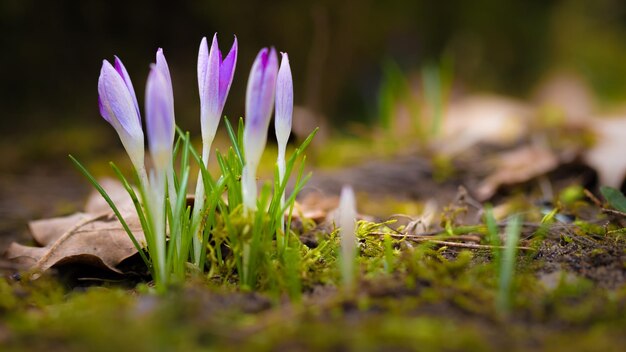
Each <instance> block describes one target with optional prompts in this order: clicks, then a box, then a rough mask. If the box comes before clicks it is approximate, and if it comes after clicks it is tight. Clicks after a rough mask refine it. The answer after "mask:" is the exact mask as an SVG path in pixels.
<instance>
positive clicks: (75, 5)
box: [0, 0, 626, 169]
mask: <svg viewBox="0 0 626 352" xmlns="http://www.w3.org/2000/svg"><path fill="white" fill-rule="evenodd" d="M0 28H1V30H2V36H0V43H1V47H2V55H1V56H0V60H1V64H0V69H1V70H2V74H1V77H2V80H1V83H0V111H1V112H2V116H3V118H2V119H0V130H1V131H2V138H1V139H0V151H1V152H2V155H3V162H2V163H1V164H2V165H1V166H0V167H2V168H3V169H7V168H11V169H15V168H16V167H17V168H19V167H20V165H21V164H23V161H24V160H26V161H32V160H40V159H41V160H46V159H47V158H49V157H50V156H52V155H61V156H63V157H64V156H65V155H66V154H67V153H68V152H72V153H79V151H80V150H83V151H84V152H85V153H96V152H106V151H109V150H111V148H113V150H120V148H121V145H120V144H119V143H118V141H117V138H116V136H115V132H114V131H113V129H112V128H110V126H108V125H107V124H106V122H105V121H104V120H102V119H101V118H100V117H99V114H98V110H97V103H96V101H97V100H96V99H97V88H96V86H97V79H98V74H99V70H100V66H101V63H102V60H103V59H109V60H111V59H112V58H113V55H118V56H119V57H120V58H121V59H122V60H123V61H124V63H125V65H126V67H127V68H128V71H129V72H130V75H131V77H132V79H133V81H134V85H135V88H136V90H137V96H138V97H139V100H140V105H142V104H143V102H142V100H143V86H144V82H145V80H146V77H147V73H148V68H149V64H150V63H151V62H152V61H154V53H155V51H156V49H157V48H158V47H163V48H164V50H165V54H166V56H167V59H168V61H169V64H170V68H171V70H172V76H173V84H174V91H175V101H176V112H177V116H176V118H177V122H178V124H179V125H181V126H182V127H183V128H185V129H189V130H190V131H191V132H192V134H195V135H197V132H198V130H199V122H198V115H199V106H198V105H199V104H198V97H197V94H198V93H197V83H196V59H197V50H198V45H199V42H200V39H201V38H202V37H203V36H211V35H212V34H213V33H214V32H218V33H219V40H220V46H221V48H222V50H223V51H227V50H228V49H229V48H230V45H231V44H232V36H233V34H236V35H237V37H238V38H239V45H240V52H239V59H238V66H237V70H236V73H235V78H234V82H233V86H232V89H231V93H230V96H229V99H228V101H227V104H226V107H225V110H224V113H225V114H226V115H228V116H230V117H239V116H241V115H243V111H244V94H245V86H246V81H247V76H248V72H249V67H250V66H251V63H252V61H253V58H254V56H255V55H256V53H257V51H258V50H259V49H260V48H261V47H263V46H268V45H273V46H275V47H276V48H277V49H278V50H280V51H286V52H289V54H290V58H291V66H292V70H293V75H294V80H295V82H294V85H295V100H296V104H297V105H298V106H300V107H301V109H299V110H298V111H299V112H300V113H302V112H303V111H304V112H306V114H301V115H302V116H304V115H306V116H308V119H309V120H307V124H306V128H307V129H308V130H309V131H310V129H311V128H312V126H315V125H320V126H323V128H324V130H325V131H323V132H325V133H329V132H332V130H333V127H338V128H342V127H344V126H346V125H347V124H349V123H354V122H356V123H362V124H364V125H367V124H372V123H376V122H377V121H380V120H381V119H385V118H389V117H385V116H382V115H385V114H389V113H393V112H389V111H386V110H385V105H386V104H387V105H388V104H389V101H388V100H389V99H391V100H394V99H395V98H394V94H395V95H396V96H397V95H398V94H400V93H398V89H395V88H394V86H397V85H398V82H400V84H404V85H407V86H408V87H409V90H411V91H414V92H418V93H419V91H420V90H421V89H422V85H420V83H419V82H420V79H421V78H420V77H422V76H425V75H427V73H428V70H424V68H425V67H426V68H428V67H440V68H441V70H440V71H441V72H442V73H445V77H448V78H450V79H449V82H448V83H450V88H451V89H450V94H449V95H450V96H451V97H454V96H455V95H463V94H466V93H468V92H497V93H498V94H501V95H505V96H509V97H514V98H518V99H524V100H528V99H534V97H536V96H537V94H538V93H537V92H538V90H540V88H541V87H542V84H544V83H545V81H546V80H550V77H554V76H555V74H556V75H557V76H558V77H561V76H563V75H562V73H566V75H565V76H566V77H568V79H566V80H565V81H564V82H565V83H564V85H565V87H561V88H565V90H567V88H568V87H567V86H568V85H569V86H571V85H572V84H573V85H575V87H574V88H573V91H574V93H573V94H570V95H569V96H570V98H571V99H570V100H574V101H572V103H576V100H580V99H577V98H578V97H579V96H580V94H578V95H577V92H578V93H580V92H579V91H580V90H581V89H582V90H583V91H584V93H585V94H583V95H584V96H583V98H584V99H586V100H589V101H590V102H591V103H589V104H593V105H594V107H593V108H594V109H596V108H610V107H614V106H617V105H620V103H621V100H622V99H623V97H624V96H626V79H624V77H626V65H624V64H623V62H624V58H625V57H626V40H625V39H626V3H625V2H623V1H620V0H598V1H582V0H560V1H556V0H551V1H548V0H529V1H508V0H476V1H471V2H468V1H445V2H432V1H416V0H411V1H409V0H399V1H375V0H328V1H272V2H265V1H264V2H260V1H259V2H252V1H243V0H229V1H177V2H173V1H146V0H143V1H142V0H139V1H132V2H131V1H95V0H84V1H70V0H59V1H34V0H2V1H0ZM442 77H444V76H441V77H439V78H442ZM452 77H453V78H452ZM572 77H573V81H572ZM557 81H558V80H557ZM414 82H417V83H416V84H414ZM442 82H443V83H445V82H446V80H444V79H440V80H438V81H435V83H439V84H443V83H442ZM542 82H543V83H542ZM572 82H573V83H572ZM562 86H563V85H562ZM570 88H571V87H570ZM571 90H572V89H570V91H571ZM589 92H592V93H589ZM389 95H391V97H389ZM589 95H592V97H589ZM587 105H588V104H587ZM587 109H589V107H587ZM387 110H389V109H387ZM302 119H303V121H304V119H305V117H302ZM297 123H299V122H296V124H297ZM77 149H78V151H77Z"/></svg>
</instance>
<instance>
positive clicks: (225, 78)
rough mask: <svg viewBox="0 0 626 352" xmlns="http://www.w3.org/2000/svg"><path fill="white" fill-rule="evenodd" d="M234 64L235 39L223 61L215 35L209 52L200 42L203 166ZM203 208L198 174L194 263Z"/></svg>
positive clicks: (199, 84)
mask: <svg viewBox="0 0 626 352" xmlns="http://www.w3.org/2000/svg"><path fill="white" fill-rule="evenodd" d="M236 64H237V37H235V40H234V42H233V46H232V47H231V48H230V52H229V53H228V55H226V57H225V58H224V59H222V52H221V51H220V49H219V45H218V43H217V33H216V34H215V35H213V42H212V44H211V50H210V51H209V48H208V46H207V40H206V37H205V38H202V41H201V42H200V50H199V52H198V91H199V92H200V126H201V129H202V162H203V163H204V164H205V165H206V164H208V162H209V155H210V153H211V144H212V143H213V139H214V138H215V132H216V131H217V126H218V125H219V122H220V119H221V116H222V111H223V110H224V104H225V103H226V97H227V96H228V91H229V90H230V85H231V83H232V82H233V76H234V74H235V65H236ZM203 207H204V182H203V180H202V172H198V180H197V183H196V196H195V201H194V207H193V218H194V226H195V228H194V233H196V236H194V237H193V250H194V252H193V253H194V262H195V263H196V264H198V263H199V262H200V253H201V251H202V242H201V241H200V234H199V233H200V231H202V229H201V228H200V222H201V221H200V215H201V213H202V210H203Z"/></svg>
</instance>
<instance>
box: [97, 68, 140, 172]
mask: <svg viewBox="0 0 626 352" xmlns="http://www.w3.org/2000/svg"><path fill="white" fill-rule="evenodd" d="M114 63H115V67H114V66H113V65H111V63H110V62H108V61H107V60H104V61H103V62H102V69H101V70H100V77H99V78H98V107H99V109H100V115H102V117H103V118H104V119H105V120H106V121H107V122H108V123H110V124H111V125H112V126H113V128H115V131H117V134H118V135H119V137H120V140H121V141H122V144H123V145H124V148H125V149H126V152H127V153H128V156H129V157H130V160H131V162H132V163H133V166H134V167H135V169H136V170H137V172H138V173H139V174H140V175H145V166H144V144H143V130H142V129H141V117H140V115H139V105H138V104H137V97H136V96H135V90H134V89H133V84H132V82H131V80H130V76H129V75H128V72H127V71H126V68H125V67H124V64H122V61H121V60H120V59H119V58H118V57H117V56H116V57H115V62H114Z"/></svg>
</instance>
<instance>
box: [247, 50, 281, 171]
mask: <svg viewBox="0 0 626 352" xmlns="http://www.w3.org/2000/svg"><path fill="white" fill-rule="evenodd" d="M277 71H278V59H277V57H276V50H274V48H271V49H267V48H263V49H261V51H260V52H259V54H258V55H257V57H256V59H255V60H254V64H253V65H252V70H251V71H250V77H249V78H248V88H247V91H246V127H245V129H244V153H245V155H246V165H248V164H250V165H251V167H252V169H254V170H255V171H254V172H256V165H258V163H259V161H260V159H261V155H262V154H263V149H265V144H266V142H267V129H268V127H269V123H270V118H271V117H272V109H273V108H274V94H275V90H276V74H277Z"/></svg>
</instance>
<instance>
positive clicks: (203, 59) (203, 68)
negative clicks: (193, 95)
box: [198, 37, 209, 104]
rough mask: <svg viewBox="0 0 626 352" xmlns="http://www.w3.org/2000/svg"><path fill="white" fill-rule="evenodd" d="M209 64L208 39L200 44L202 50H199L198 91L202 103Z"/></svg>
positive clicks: (204, 39)
mask: <svg viewBox="0 0 626 352" xmlns="http://www.w3.org/2000/svg"><path fill="white" fill-rule="evenodd" d="M208 63H209V47H208V46H207V42H206V37H204V38H202V41H201V42H200V50H198V91H199V92H200V103H201V104H202V100H203V98H204V89H205V84H206V82H205V77H206V73H207V65H208Z"/></svg>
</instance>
